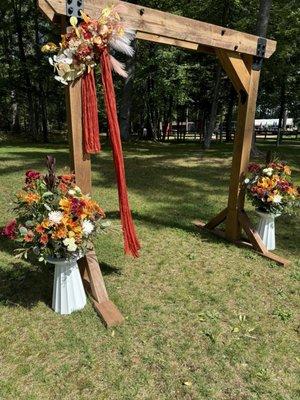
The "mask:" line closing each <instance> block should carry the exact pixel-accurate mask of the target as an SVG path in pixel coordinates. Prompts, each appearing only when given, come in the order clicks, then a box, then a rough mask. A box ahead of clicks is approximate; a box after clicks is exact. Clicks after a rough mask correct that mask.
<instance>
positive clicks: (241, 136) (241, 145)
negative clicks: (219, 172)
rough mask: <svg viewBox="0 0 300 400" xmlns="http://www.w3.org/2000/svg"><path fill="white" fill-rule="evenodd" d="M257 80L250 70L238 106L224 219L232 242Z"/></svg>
mask: <svg viewBox="0 0 300 400" xmlns="http://www.w3.org/2000/svg"><path fill="white" fill-rule="evenodd" d="M259 78H260V71H254V70H251V73H250V84H249V94H248V96H247V98H246V99H245V101H244V102H243V101H242V98H240V99H239V105H238V118H237V128H236V135H235V140H234V147H233V159H232V167H231V177H230V185H229V196H228V215H227V219H226V235H227V237H228V239H230V240H232V241H235V240H238V239H239V238H240V237H241V225H240V222H239V211H240V210H242V209H243V207H244V201H245V195H244V192H243V191H241V182H242V179H243V176H244V174H245V172H246V171H247V168H248V164H249V160H250V152H251V145H252V135H253V131H254V120H255V112H256V101H257V93H258V87H259Z"/></svg>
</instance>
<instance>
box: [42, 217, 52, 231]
mask: <svg viewBox="0 0 300 400" xmlns="http://www.w3.org/2000/svg"><path fill="white" fill-rule="evenodd" d="M41 226H42V227H43V228H45V229H47V228H49V226H51V222H50V221H49V219H44V221H42V223H41Z"/></svg>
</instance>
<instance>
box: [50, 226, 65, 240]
mask: <svg viewBox="0 0 300 400" xmlns="http://www.w3.org/2000/svg"><path fill="white" fill-rule="evenodd" d="M67 233H68V232H67V229H66V228H65V226H63V225H59V227H58V228H57V229H56V230H55V232H53V233H52V238H53V239H65V238H66V237H67Z"/></svg>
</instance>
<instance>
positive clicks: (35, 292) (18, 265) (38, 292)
mask: <svg viewBox="0 0 300 400" xmlns="http://www.w3.org/2000/svg"><path fill="white" fill-rule="evenodd" d="M52 285H53V268H51V267H50V266H47V265H45V266H34V265H28V264H25V263H24V264H23V263H22V262H20V261H18V262H17V261H16V262H13V263H11V264H10V265H9V266H8V267H4V266H0V303H1V304H3V305H6V306H9V307H16V306H21V307H25V308H32V307H34V306H35V305H36V304H37V303H38V302H40V301H42V302H44V303H45V304H47V305H48V306H49V307H51V300H52V299H51V298H52Z"/></svg>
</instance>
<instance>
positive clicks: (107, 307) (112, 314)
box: [91, 299, 125, 328]
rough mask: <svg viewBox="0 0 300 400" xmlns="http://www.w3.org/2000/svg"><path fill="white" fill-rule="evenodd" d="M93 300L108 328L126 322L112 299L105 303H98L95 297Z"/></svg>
mask: <svg viewBox="0 0 300 400" xmlns="http://www.w3.org/2000/svg"><path fill="white" fill-rule="evenodd" d="M91 300H92V303H93V306H94V308H95V310H96V312H97V314H98V315H99V316H100V318H101V319H102V321H103V323H104V325H105V326H106V327H107V328H112V327H114V326H119V325H122V324H123V323H124V321H125V319H124V317H123V315H122V314H121V312H120V311H119V309H118V308H117V307H116V306H115V304H114V303H113V302H112V301H110V300H108V301H104V302H103V303H98V302H97V301H96V300H94V299H91Z"/></svg>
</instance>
